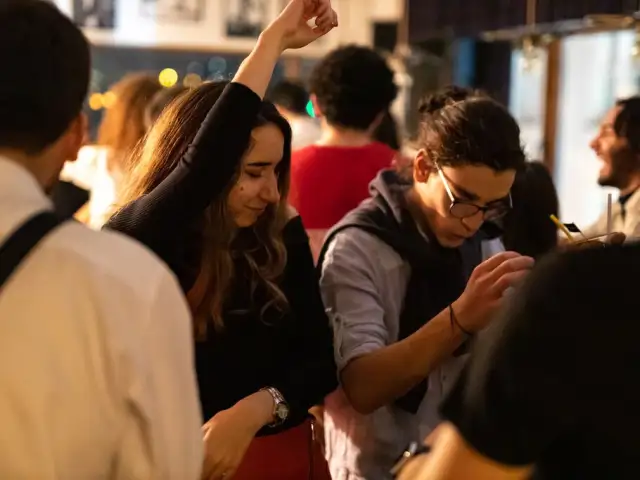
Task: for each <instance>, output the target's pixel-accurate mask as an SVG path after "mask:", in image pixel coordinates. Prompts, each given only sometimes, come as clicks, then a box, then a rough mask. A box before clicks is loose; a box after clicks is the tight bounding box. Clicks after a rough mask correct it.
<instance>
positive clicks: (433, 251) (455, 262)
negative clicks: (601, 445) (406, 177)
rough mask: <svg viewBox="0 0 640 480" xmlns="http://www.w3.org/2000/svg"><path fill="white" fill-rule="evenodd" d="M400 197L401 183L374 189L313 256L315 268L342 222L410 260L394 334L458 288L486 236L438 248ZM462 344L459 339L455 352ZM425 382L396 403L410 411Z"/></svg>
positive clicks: (433, 311)
mask: <svg viewBox="0 0 640 480" xmlns="http://www.w3.org/2000/svg"><path fill="white" fill-rule="evenodd" d="M390 202H391V203H390ZM404 202H405V200H404V194H403V193H402V190H401V189H397V190H396V191H388V192H386V193H385V194H384V195H381V194H380V193H377V194H375V196H373V197H372V198H370V199H368V200H366V201H365V202H363V203H362V204H361V205H360V206H359V207H358V208H356V209H355V210H353V211H351V212H350V213H349V214H347V215H346V216H345V217H344V218H343V219H342V220H341V221H340V222H339V223H338V224H337V225H335V226H334V227H333V228H332V229H331V230H330V231H329V233H328V234H327V237H326V239H325V242H324V245H323V247H322V250H321V252H320V256H319V258H318V268H322V263H323V261H324V256H325V254H326V251H327V249H328V247H329V245H330V244H331V242H332V240H333V238H334V237H335V235H337V234H338V233H339V232H341V231H343V230H346V229H347V228H359V229H361V230H364V231H365V232H367V233H369V234H371V235H374V236H376V237H377V238H379V239H380V240H382V241H383V242H384V243H386V244H387V245H389V246H390V247H391V248H393V249H394V250H395V251H396V252H397V253H398V255H400V257H402V259H403V260H404V261H405V262H407V263H408V264H409V265H410V266H411V277H410V279H409V283H408V284H407V290H406V294H405V297H404V302H403V308H402V313H401V315H400V319H399V321H400V325H399V338H398V340H402V339H404V338H407V337H408V336H410V335H412V334H414V333H415V332H416V331H418V330H419V329H420V328H421V327H422V326H423V325H425V324H426V323H427V322H428V321H429V320H430V319H432V318H433V317H435V316H436V315H437V314H438V313H440V312H441V311H443V310H444V309H445V308H447V307H448V306H449V305H450V304H451V303H452V302H453V301H454V300H456V299H457V298H458V297H459V296H460V295H461V294H462V292H463V291H464V289H465V287H466V284H467V280H468V279H469V276H470V275H471V273H472V272H473V269H474V268H475V267H476V266H477V265H479V264H480V263H481V262H482V248H481V247H482V240H485V239H487V238H489V237H488V235H485V234H484V233H483V232H482V231H481V232H479V233H478V234H476V235H475V236H474V237H472V238H471V239H469V240H467V241H466V242H465V243H464V244H463V245H462V246H461V247H459V248H457V249H448V248H443V247H441V246H440V245H439V244H438V243H437V242H435V240H434V241H428V240H427V239H425V237H424V236H423V234H422V233H421V232H420V231H419V229H418V227H417V225H416V222H415V220H414V219H413V218H412V216H411V214H410V213H409V211H408V209H406V208H404ZM465 350H466V345H463V346H462V347H461V348H460V349H459V350H458V352H456V353H457V354H461V353H463V352H464V351H465ZM427 385H428V383H427V379H424V380H423V381H422V382H420V383H419V384H418V385H416V386H415V387H414V388H413V389H411V390H410V391H409V392H408V393H406V394H405V395H404V396H402V397H401V398H399V399H397V400H396V402H395V403H396V405H397V406H398V407H400V408H402V409H403V410H405V411H407V412H410V413H414V414H415V413H416V412H417V411H418V408H419V406H420V403H421V402H422V400H423V399H424V396H425V394H426V393H427Z"/></svg>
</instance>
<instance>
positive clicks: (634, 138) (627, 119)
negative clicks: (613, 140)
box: [613, 96, 640, 155]
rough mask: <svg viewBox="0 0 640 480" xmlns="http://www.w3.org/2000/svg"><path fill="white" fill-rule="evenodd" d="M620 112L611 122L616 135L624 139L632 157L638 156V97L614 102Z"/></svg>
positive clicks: (639, 136)
mask: <svg viewBox="0 0 640 480" xmlns="http://www.w3.org/2000/svg"><path fill="white" fill-rule="evenodd" d="M616 107H619V108H620V112H619V113H618V115H617V116H616V119H615V121H614V122H613V129H614V131H615V132H616V135H618V136H619V137H623V138H626V139H627V141H628V142H629V148H630V149H631V151H632V152H633V154H634V155H640V97H639V96H635V97H629V98H623V99H620V100H618V101H617V102H616Z"/></svg>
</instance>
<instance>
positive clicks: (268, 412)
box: [233, 390, 274, 432]
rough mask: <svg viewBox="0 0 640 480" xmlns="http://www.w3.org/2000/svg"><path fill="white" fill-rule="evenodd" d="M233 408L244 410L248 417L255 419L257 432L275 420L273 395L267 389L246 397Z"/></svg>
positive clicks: (254, 423) (254, 424)
mask: <svg viewBox="0 0 640 480" xmlns="http://www.w3.org/2000/svg"><path fill="white" fill-rule="evenodd" d="M233 408H237V409H239V410H241V411H243V415H246V416H247V417H246V418H251V419H252V420H253V426H254V429H255V431H256V432H257V431H258V430H260V429H261V428H262V427H264V426H266V425H269V424H270V423H272V422H273V420H274V418H273V408H274V405H273V397H272V396H271V394H270V393H269V392H267V391H265V390H260V391H259V392H256V393H253V394H251V395H249V396H248V397H244V398H243V399H242V400H240V401H239V402H238V403H236V404H235V406H234V407H233Z"/></svg>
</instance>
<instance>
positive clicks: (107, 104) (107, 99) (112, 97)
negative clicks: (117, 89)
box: [102, 91, 116, 108]
mask: <svg viewBox="0 0 640 480" xmlns="http://www.w3.org/2000/svg"><path fill="white" fill-rule="evenodd" d="M115 102H116V94H115V93H113V92H111V91H109V92H105V93H104V94H103V95H102V105H103V106H104V108H111V107H113V104H114V103H115Z"/></svg>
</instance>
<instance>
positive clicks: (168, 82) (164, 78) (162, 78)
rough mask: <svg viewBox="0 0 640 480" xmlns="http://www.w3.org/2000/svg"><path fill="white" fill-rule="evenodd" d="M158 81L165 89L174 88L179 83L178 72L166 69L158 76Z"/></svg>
mask: <svg viewBox="0 0 640 480" xmlns="http://www.w3.org/2000/svg"><path fill="white" fill-rule="evenodd" d="M158 81H159V82H160V85H162V86H163V87H167V88H169V87H173V86H174V85H175V84H176V83H178V72H176V71H175V70H174V69H173V68H165V69H164V70H162V71H161V72H160V75H158Z"/></svg>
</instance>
